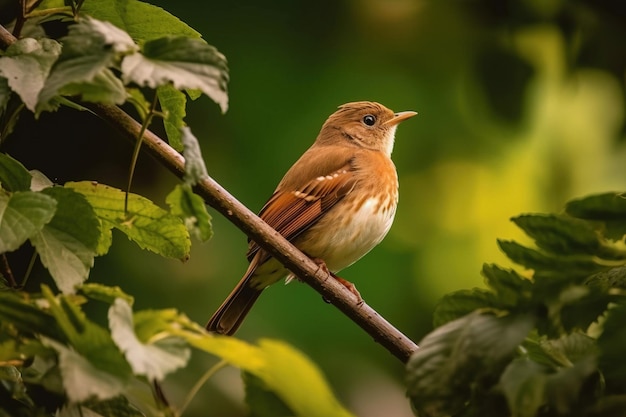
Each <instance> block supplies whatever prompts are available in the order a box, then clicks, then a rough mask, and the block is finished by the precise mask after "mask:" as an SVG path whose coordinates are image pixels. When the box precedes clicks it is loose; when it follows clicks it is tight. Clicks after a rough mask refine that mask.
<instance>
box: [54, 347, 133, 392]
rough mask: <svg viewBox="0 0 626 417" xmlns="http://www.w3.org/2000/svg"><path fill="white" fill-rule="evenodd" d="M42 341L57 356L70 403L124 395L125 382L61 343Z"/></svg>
mask: <svg viewBox="0 0 626 417" xmlns="http://www.w3.org/2000/svg"><path fill="white" fill-rule="evenodd" d="M42 341H43V343H44V345H46V346H48V347H51V348H53V349H54V350H55V351H56V352H57V353H58V355H59V369H60V370H61V376H62V377H63V378H62V381H63V388H64V389H65V394H66V395H67V397H68V399H69V400H70V401H71V402H74V403H78V402H82V401H86V400H88V399H91V398H94V397H95V398H98V399H100V400H106V399H108V398H113V397H116V396H118V395H122V394H123V393H124V390H125V383H126V382H125V380H123V379H121V378H119V377H118V376H116V375H113V374H110V373H108V372H106V371H104V370H102V369H99V368H97V367H95V366H93V365H92V364H91V362H89V360H88V359H86V358H85V357H84V356H82V355H80V354H79V353H78V352H76V351H74V350H73V349H70V348H68V347H66V346H64V345H62V344H61V343H58V342H55V341H54V340H52V339H47V338H43V339H42Z"/></svg>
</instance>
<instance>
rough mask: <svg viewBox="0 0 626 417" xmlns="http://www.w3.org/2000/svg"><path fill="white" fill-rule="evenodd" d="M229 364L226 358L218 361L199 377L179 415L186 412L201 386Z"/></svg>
mask: <svg viewBox="0 0 626 417" xmlns="http://www.w3.org/2000/svg"><path fill="white" fill-rule="evenodd" d="M227 365H228V362H226V361H225V360H221V361H219V362H218V363H216V364H215V365H213V366H212V367H210V368H209V369H208V370H207V371H206V372H205V373H204V374H203V375H202V376H201V377H200V379H198V381H197V382H196V383H195V384H194V386H193V387H191V390H190V391H189V393H188V394H187V396H186V397H185V400H184V401H183V405H181V406H180V410H178V416H179V417H180V416H182V415H183V413H184V412H185V410H186V409H187V407H189V404H191V401H192V400H193V399H194V397H195V396H196V394H197V393H198V391H200V388H202V386H203V385H204V384H206V382H207V381H208V380H209V379H210V378H211V377H212V376H213V375H215V373H216V372H217V371H219V370H220V369H222V368H224V367H225V366H227Z"/></svg>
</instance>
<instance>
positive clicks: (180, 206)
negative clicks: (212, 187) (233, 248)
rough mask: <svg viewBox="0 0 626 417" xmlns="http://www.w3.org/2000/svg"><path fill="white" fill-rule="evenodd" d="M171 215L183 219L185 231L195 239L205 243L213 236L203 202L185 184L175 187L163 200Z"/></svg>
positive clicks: (209, 219) (209, 217)
mask: <svg viewBox="0 0 626 417" xmlns="http://www.w3.org/2000/svg"><path fill="white" fill-rule="evenodd" d="M165 201H166V203H167V204H168V205H169V206H170V210H171V212H172V214H173V215H175V216H178V217H180V218H181V219H183V222H184V223H185V226H186V227H187V230H189V233H190V234H191V235H192V236H194V237H195V238H196V239H198V240H200V241H201V242H205V241H207V240H209V239H210V238H211V236H212V235H213V228H212V227H211V216H210V215H209V212H208V211H207V209H206V205H205V204H204V200H203V199H202V197H200V196H199V195H197V194H195V193H194V192H193V191H192V189H191V187H190V186H189V185H187V184H183V185H180V184H179V185H177V186H176V187H174V189H173V190H172V192H171V193H169V194H168V195H167V198H166V199H165Z"/></svg>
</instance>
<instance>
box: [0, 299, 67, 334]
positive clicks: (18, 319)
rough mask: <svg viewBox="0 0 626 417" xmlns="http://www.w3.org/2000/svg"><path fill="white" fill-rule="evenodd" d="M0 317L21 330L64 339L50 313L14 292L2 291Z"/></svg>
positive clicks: (3, 321)
mask: <svg viewBox="0 0 626 417" xmlns="http://www.w3.org/2000/svg"><path fill="white" fill-rule="evenodd" d="M0 318H1V319H2V320H0V321H1V322H2V323H11V324H12V325H13V326H15V327H16V328H17V329H18V330H19V331H20V332H23V333H38V334H41V335H44V336H47V337H50V338H53V339H56V340H64V339H63V337H64V336H63V334H62V333H61V330H60V328H59V326H58V325H57V323H56V321H55V320H54V318H53V317H52V316H51V315H50V314H48V313H46V312H44V311H43V310H42V308H40V307H37V306H36V304H34V303H29V302H28V301H27V300H26V299H24V298H22V297H19V296H18V295H17V294H16V293H14V292H0Z"/></svg>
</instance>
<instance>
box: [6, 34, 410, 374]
mask: <svg viewBox="0 0 626 417" xmlns="http://www.w3.org/2000/svg"><path fill="white" fill-rule="evenodd" d="M14 41H15V38H14V37H13V36H11V34H10V33H8V32H7V31H6V30H5V29H4V28H3V27H2V26H0V42H2V43H4V44H5V45H4V46H5V47H6V46H8V44H10V43H12V42H14ZM84 105H85V106H86V107H87V108H89V109H91V110H92V111H93V112H94V113H95V114H97V115H98V116H100V117H101V118H102V119H103V120H106V121H107V122H109V123H110V124H111V125H113V126H114V127H115V128H116V129H117V130H119V131H120V132H121V133H122V134H123V135H124V136H125V137H126V138H127V139H129V140H130V141H132V142H133V143H135V141H136V140H137V137H138V135H139V133H140V131H141V124H140V123H138V122H137V121H136V120H134V119H133V118H132V117H130V116H129V115H128V114H126V113H125V112H124V111H122V110H121V109H120V108H118V107H116V106H109V105H104V104H92V103H85V104H84ZM143 136H144V142H143V144H144V149H146V150H147V151H148V152H149V153H150V154H151V155H152V156H154V157H155V158H156V159H157V160H158V161H159V162H161V163H162V164H163V165H164V166H165V167H166V168H168V169H169V170H170V171H172V172H173V173H174V174H175V175H176V176H178V177H179V178H182V177H183V175H184V172H185V160H184V158H183V157H182V156H181V155H180V154H179V153H178V152H176V151H175V150H174V149H173V148H172V147H170V146H169V145H168V144H167V143H165V142H164V141H163V140H162V139H161V138H159V137H158V136H157V135H155V134H154V133H152V132H151V131H150V130H146V131H145V133H144V135H143ZM196 192H197V193H198V194H199V195H200V196H202V197H203V198H204V200H205V201H206V202H207V204H209V205H210V206H212V207H213V208H214V209H216V210H217V211H219V212H220V213H221V214H222V215H224V216H225V217H226V218H227V219H228V220H230V221H231V222H232V223H234V224H235V225H236V226H237V227H238V228H239V229H241V230H242V231H243V232H244V233H245V234H247V235H248V236H250V238H251V239H253V240H254V241H255V242H257V243H258V244H259V246H260V247H262V248H263V249H265V250H266V251H267V252H268V253H270V254H271V255H272V256H274V257H275V258H276V259H278V260H279V261H280V262H281V263H283V264H284V265H285V266H286V267H287V268H288V269H289V270H290V271H292V272H293V273H294V274H295V275H296V276H297V277H298V278H300V279H301V280H302V281H304V282H306V283H307V284H308V285H310V286H311V287H313V288H314V289H315V290H316V291H317V292H319V293H320V294H321V295H322V297H323V298H324V299H325V300H327V301H328V302H330V303H331V304H333V305H334V306H335V307H337V308H338V309H339V310H341V311H342V312H343V313H344V314H345V315H346V316H348V317H349V318H350V319H351V320H352V321H354V322H355V323H356V324H357V325H358V326H360V327H361V328H362V329H363V330H365V331H366V332H367V333H368V334H369V335H370V336H372V338H373V339H374V340H375V341H376V342H378V343H380V344H381V345H382V346H383V347H385V348H386V349H387V350H388V351H389V352H390V353H391V354H393V355H394V356H396V357H397V358H398V359H400V360H401V361H402V362H403V363H404V362H406V361H408V359H409V357H410V355H411V354H412V353H413V352H414V351H415V350H417V349H418V346H417V345H416V344H415V343H414V342H413V341H412V340H411V339H409V338H408V337H406V336H405V335H404V334H402V333H401V332H400V331H399V330H398V329H396V328H395V327H393V326H392V325H391V324H390V323H389V322H387V320H385V319H384V318H383V317H382V316H380V315H379V314H378V313H377V312H376V311H375V310H374V309H372V308H371V307H370V306H368V305H367V304H365V303H361V304H358V303H357V302H356V300H355V298H354V296H353V294H352V293H351V292H350V291H348V290H347V289H346V288H345V287H344V286H343V285H341V284H340V283H339V282H337V281H336V280H334V279H329V275H328V274H327V273H326V272H324V271H322V270H321V269H320V268H319V266H318V265H317V264H316V263H315V262H313V261H312V260H311V259H309V258H308V257H307V256H306V255H305V254H303V253H302V252H300V251H299V250H298V249H297V248H296V247H295V246H293V245H292V244H291V243H289V242H288V241H287V240H286V239H285V238H284V237H283V236H281V235H280V234H279V233H278V232H276V231H275V230H274V229H272V228H271V227H270V226H268V225H267V224H266V223H265V222H264V221H263V220H261V219H260V218H259V217H257V216H256V215H255V214H254V213H253V212H251V211H250V210H249V209H248V208H247V207H245V206H244V205H243V204H241V203H240V202H239V201H238V200H237V199H235V198H234V197H233V196H232V195H230V194H229V193H228V191H226V190H225V189H224V188H222V186H221V185H219V184H218V183H217V182H216V181H214V180H213V179H212V178H210V177H207V178H205V179H204V180H202V181H201V182H200V183H199V184H198V186H197V187H196Z"/></svg>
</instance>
